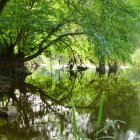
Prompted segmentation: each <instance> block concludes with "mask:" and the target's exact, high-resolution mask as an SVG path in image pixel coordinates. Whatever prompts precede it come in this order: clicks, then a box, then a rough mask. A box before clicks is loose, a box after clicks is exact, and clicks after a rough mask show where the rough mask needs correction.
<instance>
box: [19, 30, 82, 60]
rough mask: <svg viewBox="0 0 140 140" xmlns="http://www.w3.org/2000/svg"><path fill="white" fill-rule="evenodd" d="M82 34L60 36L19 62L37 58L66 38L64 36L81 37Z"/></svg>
mask: <svg viewBox="0 0 140 140" xmlns="http://www.w3.org/2000/svg"><path fill="white" fill-rule="evenodd" d="M83 34H84V33H83V32H77V33H65V34H62V35H60V36H58V37H57V38H56V39H54V40H52V41H50V42H49V43H48V44H47V45H46V46H45V47H43V48H40V50H38V51H37V52H36V53H34V54H32V55H30V56H27V57H26V58H24V60H20V61H24V62H26V61H29V60H32V59H34V58H36V57H37V56H39V55H41V53H43V52H44V51H45V50H47V49H48V48H49V47H50V46H52V45H53V44H55V43H57V42H58V41H60V40H61V39H62V38H64V37H66V36H74V35H83Z"/></svg>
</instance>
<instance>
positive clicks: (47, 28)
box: [0, 0, 83, 61]
mask: <svg viewBox="0 0 140 140" xmlns="http://www.w3.org/2000/svg"><path fill="white" fill-rule="evenodd" d="M73 14H74V13H73V11H71V10H70V9H69V8H68V7H67V5H66V4H65V1H61V2H60V1H57V0H54V1H46V0H40V1H37V0H28V1H24V0H22V1H20V0H17V1H14V0H11V1H10V2H9V3H8V4H7V6H6V7H5V9H4V11H3V12H2V15H1V17H0V20H1V23H0V32H1V36H0V42H1V44H0V45H1V48H0V53H1V58H8V59H14V58H15V59H17V57H20V58H21V57H24V60H23V61H28V60H31V59H33V58H35V57H37V56H38V55H40V54H41V53H43V52H44V51H46V50H47V49H48V48H49V47H50V46H52V45H55V44H56V43H57V42H58V41H60V40H61V39H62V38H66V37H68V36H74V35H79V34H83V33H82V32H81V31H80V28H78V26H77V25H76V23H75V17H74V16H73Z"/></svg>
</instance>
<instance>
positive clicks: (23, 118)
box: [0, 66, 140, 140]
mask: <svg viewBox="0 0 140 140" xmlns="http://www.w3.org/2000/svg"><path fill="white" fill-rule="evenodd" d="M0 79H1V80H0V84H1V88H0V106H1V107H2V106H6V105H7V104H8V105H10V104H12V105H14V106H16V107H17V110H18V115H17V116H14V117H10V118H2V117H0V135H1V136H0V139H1V140H74V137H73V129H72V128H73V125H72V108H71V107H72V106H73V105H74V106H75V108H76V112H75V114H76V120H77V129H78V133H79V135H82V137H88V138H90V139H92V140H94V139H95V137H96V136H95V134H96V132H97V127H96V124H97V118H98V117H97V116H98V110H99V106H100V101H101V98H103V99H104V104H103V117H102V124H101V128H104V127H105V126H107V125H108V124H109V125H110V127H109V128H108V129H105V130H104V131H103V132H102V133H101V134H100V135H98V137H99V138H100V137H102V136H114V137H115V139H116V140H140V88H139V81H140V76H139V70H136V71H135V70H131V69H120V70H118V72H117V73H116V74H107V72H106V74H105V75H99V74H97V73H96V72H95V69H94V68H93V69H88V70H87V71H84V72H76V71H68V70H60V69H56V68H54V67H51V68H48V67H45V66H40V67H38V68H37V69H36V70H35V71H34V72H33V73H32V74H31V75H29V76H25V75H23V76H21V75H18V76H14V78H13V77H10V78H9V77H7V76H0ZM116 120H120V121H116ZM121 121H124V122H126V124H124V123H122V122H121ZM115 122H117V123H115ZM101 128H100V129H101Z"/></svg>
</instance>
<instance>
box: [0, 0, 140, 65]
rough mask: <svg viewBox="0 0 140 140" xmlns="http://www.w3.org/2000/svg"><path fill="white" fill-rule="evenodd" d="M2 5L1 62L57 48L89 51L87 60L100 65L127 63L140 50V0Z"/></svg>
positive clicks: (33, 0) (25, 0) (29, 0)
mask: <svg viewBox="0 0 140 140" xmlns="http://www.w3.org/2000/svg"><path fill="white" fill-rule="evenodd" d="M2 2H3V3H2ZM0 3H1V4H0V5H1V7H0V58H1V59H15V60H21V61H29V60H31V59H33V58H36V57H37V56H39V55H40V54H47V53H48V52H49V51H52V50H50V46H52V47H51V48H53V50H55V51H58V50H59V51H60V52H62V54H63V53H64V51H67V50H71V51H73V50H76V51H77V50H78V49H79V50H83V51H85V55H86V57H89V58H92V59H97V60H98V61H99V62H100V63H105V62H106V61H118V60H119V61H120V60H121V61H126V60H130V54H131V53H133V51H134V49H135V48H136V46H137V45H136V42H137V36H138V29H139V26H138V25H139V24H138V21H139V16H138V14H139V11H138V2H137V1H119V0H115V1H111V0H95V1H93V0H81V1H79V0H63V1H59V0H9V1H0ZM93 56H94V57H93Z"/></svg>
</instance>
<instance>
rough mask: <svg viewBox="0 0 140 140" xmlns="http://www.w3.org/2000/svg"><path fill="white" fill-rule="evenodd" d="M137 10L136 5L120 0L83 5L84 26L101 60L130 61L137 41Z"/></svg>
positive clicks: (89, 2) (81, 10)
mask: <svg viewBox="0 0 140 140" xmlns="http://www.w3.org/2000/svg"><path fill="white" fill-rule="evenodd" d="M132 3H133V4H132ZM89 5H90V6H89ZM136 8H138V7H136V4H135V3H134V2H130V1H118V0H115V1H95V2H91V1H88V2H86V3H85V4H83V5H82V6H81V9H80V12H81V13H82V15H83V16H82V18H81V20H83V19H84V20H83V22H82V26H83V29H84V30H85V32H86V34H87V36H88V37H89V39H90V42H91V43H92V44H94V45H93V48H94V52H95V54H96V56H97V57H98V60H99V61H103V62H104V61H105V60H122V61H126V60H130V54H131V53H133V51H134V48H135V47H136V46H135V43H136V40H137V39H136V33H137V31H136V30H137V29H138V26H137V23H138V18H137V17H138V13H137V10H136Z"/></svg>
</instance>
